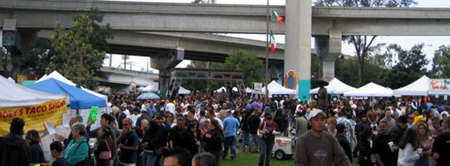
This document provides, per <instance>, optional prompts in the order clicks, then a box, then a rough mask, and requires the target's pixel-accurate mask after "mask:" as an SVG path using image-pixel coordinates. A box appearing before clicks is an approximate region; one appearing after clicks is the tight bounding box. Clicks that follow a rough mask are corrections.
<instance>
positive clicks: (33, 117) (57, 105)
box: [0, 99, 67, 136]
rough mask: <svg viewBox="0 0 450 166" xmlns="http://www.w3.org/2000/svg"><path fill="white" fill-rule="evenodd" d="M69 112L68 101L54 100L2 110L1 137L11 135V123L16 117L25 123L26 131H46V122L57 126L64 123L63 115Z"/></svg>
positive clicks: (0, 114)
mask: <svg viewBox="0 0 450 166" xmlns="http://www.w3.org/2000/svg"><path fill="white" fill-rule="evenodd" d="M66 112H67V104H66V99H58V100H52V101H49V102H46V103H42V104H38V105H34V106H28V107H12V108H5V109H0V136H4V135H6V134H8V133H9V126H10V124H9V123H10V122H11V120H12V119H13V118H15V117H20V118H22V119H23V120H24V121H25V126H24V130H25V131H27V130H31V129H35V130H38V131H39V130H45V125H44V122H46V121H53V122H55V126H59V125H61V123H62V117H63V114H64V113H66Z"/></svg>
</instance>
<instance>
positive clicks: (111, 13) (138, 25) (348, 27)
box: [0, 0, 450, 36]
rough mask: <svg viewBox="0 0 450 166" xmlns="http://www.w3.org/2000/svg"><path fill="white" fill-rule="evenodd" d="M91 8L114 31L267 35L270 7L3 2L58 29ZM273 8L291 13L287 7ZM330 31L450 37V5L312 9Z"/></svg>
mask: <svg viewBox="0 0 450 166" xmlns="http://www.w3.org/2000/svg"><path fill="white" fill-rule="evenodd" d="M91 7H97V8H98V9H99V10H100V11H102V13H104V14H105V17H104V19H103V22H105V23H110V24H111V27H112V28H113V29H114V30H132V31H164V32H202V33H205V32H211V33H266V6H261V5H218V4H171V3H148V2H147V3H145V2H111V1H86V0H78V1H48V0H2V1H0V20H4V19H8V18H15V19H17V27H18V28H21V29H24V28H25V29H27V28H28V29H52V28H53V26H54V24H55V22H57V21H59V22H61V25H62V26H63V27H71V26H72V24H73V22H72V18H73V17H74V16H77V15H82V14H85V13H87V12H88V11H89V10H90V8H91ZM270 8H271V9H275V10H276V11H277V12H278V13H279V14H280V15H282V16H285V14H286V11H285V7H284V6H270ZM285 19H286V22H290V21H293V20H292V19H291V18H288V17H286V18H285ZM2 26H3V22H1V21H0V27H2ZM272 29H273V31H274V33H278V34H284V33H285V26H276V23H273V24H272ZM330 29H340V30H341V34H342V35H343V36H347V35H450V9H445V8H352V7H346V8H341V7H312V36H329V30H330Z"/></svg>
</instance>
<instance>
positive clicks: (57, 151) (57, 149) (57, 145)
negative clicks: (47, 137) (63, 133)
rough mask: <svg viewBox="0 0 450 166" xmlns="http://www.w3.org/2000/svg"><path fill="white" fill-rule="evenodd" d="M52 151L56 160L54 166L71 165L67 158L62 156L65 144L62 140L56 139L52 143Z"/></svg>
mask: <svg viewBox="0 0 450 166" xmlns="http://www.w3.org/2000/svg"><path fill="white" fill-rule="evenodd" d="M50 151H51V154H52V156H53V157H54V158H56V160H55V161H53V163H52V166H69V163H68V162H67V160H66V159H65V158H64V157H62V151H63V146H62V144H61V142H59V141H54V142H52V143H51V144H50Z"/></svg>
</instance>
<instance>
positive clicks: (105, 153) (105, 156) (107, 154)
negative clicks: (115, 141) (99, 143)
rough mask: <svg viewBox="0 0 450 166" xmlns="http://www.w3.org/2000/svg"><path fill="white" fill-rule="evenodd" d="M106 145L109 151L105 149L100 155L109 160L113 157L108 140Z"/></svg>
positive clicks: (101, 157) (100, 157)
mask: <svg viewBox="0 0 450 166" xmlns="http://www.w3.org/2000/svg"><path fill="white" fill-rule="evenodd" d="M105 143H106V146H107V147H108V151H103V152H101V153H100V155H99V156H98V158H99V159H104V160H109V159H111V158H112V154H111V149H110V148H109V145H108V142H106V141H105Z"/></svg>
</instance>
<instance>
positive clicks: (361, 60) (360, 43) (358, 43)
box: [314, 0, 417, 84]
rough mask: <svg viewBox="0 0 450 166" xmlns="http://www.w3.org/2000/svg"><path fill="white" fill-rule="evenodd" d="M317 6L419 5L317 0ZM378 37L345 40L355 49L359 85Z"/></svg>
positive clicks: (392, 0)
mask: <svg viewBox="0 0 450 166" xmlns="http://www.w3.org/2000/svg"><path fill="white" fill-rule="evenodd" d="M314 4H315V5H316V6H339V7H408V6H411V5H415V4H417V2H416V1H414V0H316V1H314ZM375 38H376V36H346V37H343V40H345V41H347V42H348V43H350V44H353V46H354V47H355V52H356V56H357V59H358V75H359V83H360V84H362V82H363V77H364V75H365V72H364V71H365V70H364V69H365V67H364V65H365V61H366V59H367V56H368V55H369V50H370V48H371V44H372V43H373V41H374V40H375Z"/></svg>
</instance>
